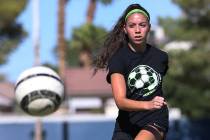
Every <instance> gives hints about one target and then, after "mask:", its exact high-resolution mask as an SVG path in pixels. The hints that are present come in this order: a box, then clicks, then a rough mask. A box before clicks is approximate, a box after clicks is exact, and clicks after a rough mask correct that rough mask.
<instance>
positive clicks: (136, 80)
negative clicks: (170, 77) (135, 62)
mask: <svg viewBox="0 0 210 140" xmlns="http://www.w3.org/2000/svg"><path fill="white" fill-rule="evenodd" d="M160 83H161V76H160V74H159V73H157V72H156V71H155V70H154V69H153V68H151V67H150V66H148V65H139V66H137V67H135V68H134V69H133V70H132V71H131V72H130V74H129V76H128V87H129V89H130V90H131V92H134V91H135V93H136V94H138V95H140V96H143V97H146V96H148V95H150V94H152V93H153V92H154V91H155V90H156V89H157V87H158V85H159V84H160Z"/></svg>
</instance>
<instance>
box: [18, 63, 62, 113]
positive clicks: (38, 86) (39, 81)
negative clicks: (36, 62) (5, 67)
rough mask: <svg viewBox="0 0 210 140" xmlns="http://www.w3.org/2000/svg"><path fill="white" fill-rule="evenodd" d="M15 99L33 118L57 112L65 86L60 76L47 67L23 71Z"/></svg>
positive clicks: (36, 67) (19, 78)
mask: <svg viewBox="0 0 210 140" xmlns="http://www.w3.org/2000/svg"><path fill="white" fill-rule="evenodd" d="M15 97H16V100H17V103H18V104H19V106H20V108H21V109H22V110H23V111H24V112H26V113H28V114H29V115H33V116H44V115H48V114H51V113H53V112H55V111H56V110H57V109H58V107H59V106H60V104H61V102H62V100H63V97H64V84H63V82H62V81H61V78H60V77H59V75H58V74H57V73H56V72H55V71H53V70H52V69H50V68H48V67H45V66H35V67H32V68H29V69H27V70H25V71H23V72H22V73H21V74H20V76H19V77H18V79H17V81H16V84H15Z"/></svg>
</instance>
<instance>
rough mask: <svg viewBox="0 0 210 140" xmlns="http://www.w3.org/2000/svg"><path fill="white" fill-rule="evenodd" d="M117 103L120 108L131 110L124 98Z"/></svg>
mask: <svg viewBox="0 0 210 140" xmlns="http://www.w3.org/2000/svg"><path fill="white" fill-rule="evenodd" d="M116 105H117V107H118V109H120V110H124V111H131V110H130V109H128V108H127V107H126V104H125V101H124V100H123V99H121V100H118V101H116Z"/></svg>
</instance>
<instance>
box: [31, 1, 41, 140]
mask: <svg viewBox="0 0 210 140" xmlns="http://www.w3.org/2000/svg"><path fill="white" fill-rule="evenodd" d="M32 7H33V8H32V10H33V12H32V14H33V16H32V17H33V30H32V31H33V32H32V37H33V43H32V44H33V47H34V66H37V65H40V21H39V0H32ZM42 132H43V131H42V121H41V118H36V122H35V126H34V135H33V137H34V140H43V137H42Z"/></svg>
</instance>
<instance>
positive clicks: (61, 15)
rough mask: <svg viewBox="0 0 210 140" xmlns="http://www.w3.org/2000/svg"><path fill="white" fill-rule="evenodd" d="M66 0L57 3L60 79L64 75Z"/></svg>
mask: <svg viewBox="0 0 210 140" xmlns="http://www.w3.org/2000/svg"><path fill="white" fill-rule="evenodd" d="M66 2H67V1H66V0H59V1H58V57H59V62H58V63H59V64H58V65H59V66H58V67H59V68H58V69H59V74H60V76H61V78H62V79H64V77H65V76H64V75H65V49H66V45H65V38H64V27H65V4H66Z"/></svg>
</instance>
